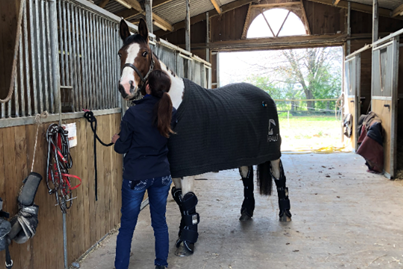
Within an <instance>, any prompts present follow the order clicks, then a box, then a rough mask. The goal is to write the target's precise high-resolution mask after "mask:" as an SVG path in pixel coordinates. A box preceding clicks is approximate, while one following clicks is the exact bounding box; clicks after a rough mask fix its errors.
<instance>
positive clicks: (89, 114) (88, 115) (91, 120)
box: [84, 110, 113, 201]
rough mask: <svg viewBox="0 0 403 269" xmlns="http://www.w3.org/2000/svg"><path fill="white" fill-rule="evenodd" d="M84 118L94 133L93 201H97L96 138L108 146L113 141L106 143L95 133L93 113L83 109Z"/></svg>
mask: <svg viewBox="0 0 403 269" xmlns="http://www.w3.org/2000/svg"><path fill="white" fill-rule="evenodd" d="M84 118H85V119H86V120H87V121H88V122H89V123H90V124H91V129H92V132H93V133H94V169H95V201H98V171H97V170H98V169H97V139H98V141H99V143H101V144H102V145H103V146H105V147H110V146H112V145H113V143H109V144H106V143H104V142H102V140H101V139H100V138H99V137H98V135H97V119H96V118H95V116H94V113H93V112H92V111H89V110H85V113H84Z"/></svg>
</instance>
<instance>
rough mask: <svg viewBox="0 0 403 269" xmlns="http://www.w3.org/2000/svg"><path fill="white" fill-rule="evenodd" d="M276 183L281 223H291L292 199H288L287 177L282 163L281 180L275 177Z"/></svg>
mask: <svg viewBox="0 0 403 269" xmlns="http://www.w3.org/2000/svg"><path fill="white" fill-rule="evenodd" d="M273 178H274V182H275V183H276V187H277V195H278V206H279V208H280V213H279V217H280V220H281V221H289V220H291V216H292V215H291V212H290V209H291V204H290V199H288V188H287V187H286V177H285V174H284V169H283V165H282V163H281V162H280V178H279V179H277V178H275V177H274V176H273Z"/></svg>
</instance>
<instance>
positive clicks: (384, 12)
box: [307, 0, 403, 20]
mask: <svg viewBox="0 0 403 269" xmlns="http://www.w3.org/2000/svg"><path fill="white" fill-rule="evenodd" d="M307 1H310V2H315V3H319V4H324V5H330V6H333V0H307ZM350 4H351V6H350V8H351V10H355V11H359V12H363V13H368V14H372V9H373V7H372V5H364V4H359V3H355V2H350ZM337 7H338V8H344V9H347V8H348V1H345V0H340V2H339V4H338V5H337ZM378 14H379V16H382V17H388V18H391V15H392V11H391V10H390V9H386V8H378ZM396 19H401V20H403V18H398V17H397V18H396Z"/></svg>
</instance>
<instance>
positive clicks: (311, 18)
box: [303, 0, 347, 35]
mask: <svg viewBox="0 0 403 269" xmlns="http://www.w3.org/2000/svg"><path fill="white" fill-rule="evenodd" d="M303 2H304V7H305V12H306V16H307V18H308V22H309V27H310V29H311V34H312V35H325V34H336V33H344V34H345V33H346V31H347V30H346V29H347V27H346V22H347V20H346V14H347V12H346V10H345V9H341V8H337V7H332V6H329V5H323V4H319V3H314V2H310V1H306V0H304V1H303Z"/></svg>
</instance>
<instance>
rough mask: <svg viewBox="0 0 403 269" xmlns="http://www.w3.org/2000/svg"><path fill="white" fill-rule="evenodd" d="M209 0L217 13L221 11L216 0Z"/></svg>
mask: <svg viewBox="0 0 403 269" xmlns="http://www.w3.org/2000/svg"><path fill="white" fill-rule="evenodd" d="M210 2H211V3H212V4H213V6H214V8H215V10H216V11H217V13H218V14H221V13H222V10H221V8H220V5H219V4H218V3H217V1H216V0H210Z"/></svg>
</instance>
